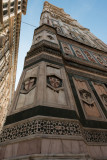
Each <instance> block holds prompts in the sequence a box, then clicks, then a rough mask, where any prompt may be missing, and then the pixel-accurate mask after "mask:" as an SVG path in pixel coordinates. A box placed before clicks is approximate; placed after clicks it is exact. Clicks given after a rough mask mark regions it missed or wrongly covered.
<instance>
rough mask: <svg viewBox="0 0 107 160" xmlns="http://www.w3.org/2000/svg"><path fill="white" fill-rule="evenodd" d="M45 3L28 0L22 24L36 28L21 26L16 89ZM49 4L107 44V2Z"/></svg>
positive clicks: (84, 0) (72, 0)
mask: <svg viewBox="0 0 107 160" xmlns="http://www.w3.org/2000/svg"><path fill="white" fill-rule="evenodd" d="M44 1H45V0H28V5H27V14H26V15H24V16H22V22H26V23H29V24H31V25H34V26H35V27H32V26H29V25H26V24H24V23H22V24H21V32H20V43H19V53H18V66H17V73H16V87H17V84H18V81H19V78H20V76H21V73H22V70H23V65H24V58H25V56H26V54H27V52H28V51H29V49H30V47H31V44H32V39H33V32H34V29H35V28H36V27H38V26H39V21H40V15H41V12H42V8H43V3H44ZM48 2H49V3H52V4H53V5H55V6H57V7H60V8H63V9H64V11H65V12H66V13H68V14H70V16H71V17H72V18H74V19H76V20H77V21H78V22H79V23H80V24H81V25H82V26H84V27H86V28H88V29H90V31H91V32H92V33H93V34H94V35H96V36H97V37H98V38H99V39H101V40H102V41H103V42H105V43H106V44H107V0H48Z"/></svg>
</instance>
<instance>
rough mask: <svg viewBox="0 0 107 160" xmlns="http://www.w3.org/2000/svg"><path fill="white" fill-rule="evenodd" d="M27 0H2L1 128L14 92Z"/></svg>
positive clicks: (0, 8) (0, 13) (0, 56)
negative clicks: (22, 20)
mask: <svg viewBox="0 0 107 160" xmlns="http://www.w3.org/2000/svg"><path fill="white" fill-rule="evenodd" d="M26 7H27V0H0V130H1V128H2V126H3V123H4V120H5V117H6V114H7V108H9V105H10V104H11V100H12V97H13V94H14V86H15V77H16V67H17V56H18V47H19V37H20V24H21V16H22V13H23V14H26Z"/></svg>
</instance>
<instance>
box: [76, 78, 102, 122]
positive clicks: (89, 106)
mask: <svg viewBox="0 0 107 160" xmlns="http://www.w3.org/2000/svg"><path fill="white" fill-rule="evenodd" d="M74 83H75V86H76V89H77V93H78V96H79V99H80V102H81V105H82V108H83V111H84V114H85V117H86V118H87V119H99V120H101V119H104V115H103V112H102V110H101V108H100V106H99V104H98V102H97V100H96V98H95V96H94V94H93V92H92V91H91V89H90V87H89V85H88V83H87V81H85V80H81V79H77V78H75V79H74ZM78 107H79V106H78Z"/></svg>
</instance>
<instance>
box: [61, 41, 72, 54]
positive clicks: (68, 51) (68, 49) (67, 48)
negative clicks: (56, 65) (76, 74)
mask: <svg viewBox="0 0 107 160" xmlns="http://www.w3.org/2000/svg"><path fill="white" fill-rule="evenodd" d="M61 45H62V48H63V51H64V53H65V54H66V55H73V56H74V54H73V51H72V50H71V47H70V45H69V44H67V43H64V42H61Z"/></svg>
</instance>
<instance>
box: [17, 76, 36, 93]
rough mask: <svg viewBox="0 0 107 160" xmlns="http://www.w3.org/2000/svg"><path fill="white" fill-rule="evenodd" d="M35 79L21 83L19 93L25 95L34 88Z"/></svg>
mask: <svg viewBox="0 0 107 160" xmlns="http://www.w3.org/2000/svg"><path fill="white" fill-rule="evenodd" d="M36 80H37V78H36V77H29V78H27V79H26V80H25V81H24V82H23V83H22V87H21V91H20V92H21V93H23V94H27V93H28V92H30V91H31V90H32V89H33V88H34V87H35V86H36Z"/></svg>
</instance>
